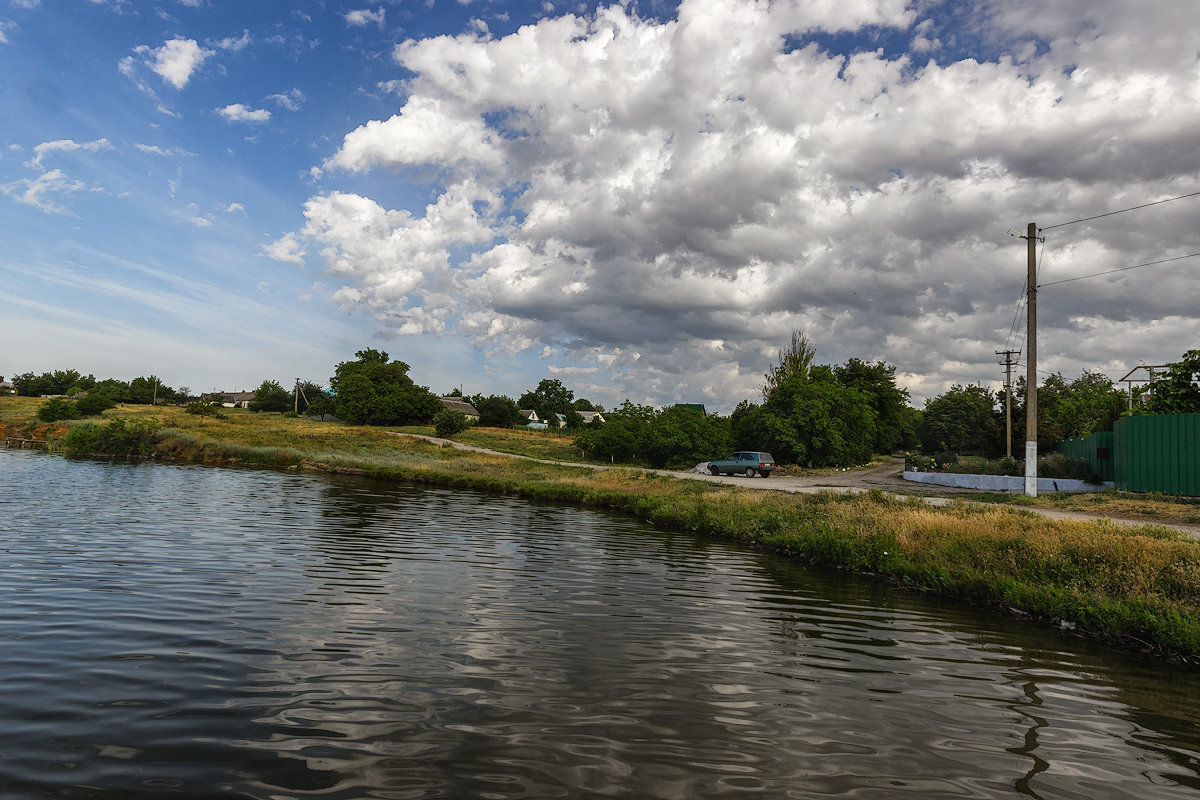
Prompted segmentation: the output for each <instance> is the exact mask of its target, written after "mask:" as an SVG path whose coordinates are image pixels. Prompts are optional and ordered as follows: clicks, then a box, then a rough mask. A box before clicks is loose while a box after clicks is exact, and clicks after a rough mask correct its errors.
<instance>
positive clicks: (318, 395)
mask: <svg viewBox="0 0 1200 800" xmlns="http://www.w3.org/2000/svg"><path fill="white" fill-rule="evenodd" d="M296 406H299V408H300V413H301V414H303V415H304V416H306V417H319V416H322V415H324V414H333V397H332V396H331V395H330V394H329V393H328V392H326V391H325V389H324V388H322V387H321V386H320V385H319V384H317V383H314V382H313V381H300V398H299V402H297V399H296V398H295V397H293V398H292V407H293V408H295V407H296Z"/></svg>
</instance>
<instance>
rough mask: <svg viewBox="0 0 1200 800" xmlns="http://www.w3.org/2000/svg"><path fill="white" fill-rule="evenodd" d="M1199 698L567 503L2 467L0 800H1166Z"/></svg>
mask: <svg viewBox="0 0 1200 800" xmlns="http://www.w3.org/2000/svg"><path fill="white" fill-rule="evenodd" d="M1198 686H1200V682H1198V681H1196V680H1195V675H1194V674H1189V673H1187V672H1185V671H1183V670H1179V669H1176V668H1173V667H1170V666H1167V665H1162V664H1148V663H1144V662H1140V661H1136V660H1133V659H1129V658H1125V657H1123V656H1121V655H1119V654H1113V653H1111V652H1109V651H1105V650H1101V649H1099V648H1095V647H1092V646H1090V645H1089V644H1088V643H1087V642H1083V641H1078V640H1073V639H1066V638H1061V637H1059V636H1058V635H1057V634H1055V633H1053V632H1047V631H1041V630H1038V629H1036V628H1031V627H1030V626H1025V625H1018V624H1015V623H1013V622H1011V621H1009V620H1008V619H1006V618H1003V617H998V616H995V615H991V614H988V613H985V612H976V611H973V610H969V609H968V610H964V609H962V608H958V607H954V606H951V605H949V604H946V603H942V602H940V601H938V600H936V599H930V598H923V597H914V596H910V595H906V594H903V593H900V592H898V591H896V590H894V589H892V588H889V587H886V586H882V585H879V584H877V583H873V582H870V581H865V580H859V579H856V578H851V577H848V576H846V575H842V574H838V573H828V572H822V571H817V570H813V569H808V568H805V567H804V566H803V565H799V564H796V563H794V562H789V561H787V560H783V559H778V558H775V557H772V556H769V555H765V554H762V553H757V552H750V551H746V550H741V549H738V548H736V547H732V546H728V545H725V544H723V543H718V542H713V541H710V540H705V539H702V538H697V537H694V536H689V535H681V534H672V533H666V532H662V531H658V530H655V529H652V528H648V527H646V526H645V525H643V524H641V523H639V522H636V521H632V520H629V519H626V518H622V517H617V516H612V515H607V514H603V513H598V512H595V511H590V510H580V509H572V508H559V507H555V506H548V505H539V504H534V503H528V502H524V501H521V500H517V499H514V498H510V497H503V496H488V495H480V494H473V493H467V492H462V491H450V490H443V489H428V488H414V487H407V486H396V485H387V484H380V483H376V482H371V481H367V480H359V479H348V478H338V477H328V476H313V475H306V474H296V473H289V472H274V471H257V470H229V469H212V468H205V467H199V466H173V465H158V464H135V465H131V464H108V463H102V462H96V461H78V460H67V459H64V458H60V457H58V456H54V455H50V454H45V453H37V452H32V451H8V450H0V798H3V800H9V799H10V798H11V799H12V800H16V799H17V798H22V800H24V798H99V799H102V800H108V799H109V798H114V799H115V798H139V797H156V798H157V797H196V798H261V799H262V800H267V799H268V798H272V799H273V798H292V797H297V798H299V797H315V798H394V799H397V800H398V799H401V798H557V797H562V798H579V797H593V796H595V797H636V798H681V799H682V798H687V800H696V799H697V798H718V797H720V798H727V797H730V796H743V795H745V796H749V795H756V796H762V797H767V798H804V799H805V800H817V799H819V798H833V797H837V798H905V797H912V798H1087V800H1097V799H1098V798H1128V797H1139V796H1145V797H1153V798H1166V799H1167V800H1172V799H1173V798H1192V799H1193V800H1200V733H1198V731H1200V725H1198V723H1200V690H1198Z"/></svg>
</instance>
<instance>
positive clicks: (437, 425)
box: [433, 408, 471, 439]
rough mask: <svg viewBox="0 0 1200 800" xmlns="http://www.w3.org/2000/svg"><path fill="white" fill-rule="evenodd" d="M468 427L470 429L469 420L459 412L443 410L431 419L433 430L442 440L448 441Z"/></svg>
mask: <svg viewBox="0 0 1200 800" xmlns="http://www.w3.org/2000/svg"><path fill="white" fill-rule="evenodd" d="M469 427H471V420H470V419H468V418H467V415H466V414H464V413H463V412H461V411H455V410H453V409H449V408H445V409H442V410H441V411H439V412H438V413H437V414H435V415H434V417H433V430H434V431H435V432H436V433H437V435H438V436H440V437H442V438H443V439H449V438H451V437H452V436H454V435H455V434H456V433H462V432H463V431H465V430H466V429H467V428H469Z"/></svg>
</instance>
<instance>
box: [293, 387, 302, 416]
mask: <svg viewBox="0 0 1200 800" xmlns="http://www.w3.org/2000/svg"><path fill="white" fill-rule="evenodd" d="M292 395H293V396H294V398H295V400H294V401H293V402H292V413H294V414H299V413H300V379H299V378H296V388H295V389H294V390H293V391H292Z"/></svg>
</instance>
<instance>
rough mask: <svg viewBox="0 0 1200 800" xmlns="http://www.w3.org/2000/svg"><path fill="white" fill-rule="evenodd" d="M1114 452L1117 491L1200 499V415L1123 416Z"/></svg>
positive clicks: (1115, 429)
mask: <svg viewBox="0 0 1200 800" xmlns="http://www.w3.org/2000/svg"><path fill="white" fill-rule="evenodd" d="M1112 452H1113V456H1114V458H1113V473H1114V477H1113V480H1114V482H1115V483H1116V486H1117V488H1118V489H1128V490H1129V491H1131V492H1162V493H1164V494H1182V495H1189V496H1193V497H1195V496H1200V414H1153V415H1147V416H1133V417H1121V418H1120V419H1119V420H1117V422H1116V424H1115V425H1113V450H1112Z"/></svg>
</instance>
